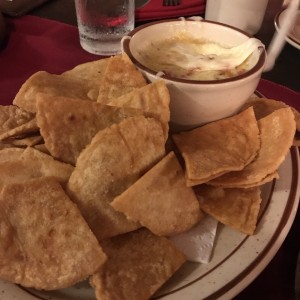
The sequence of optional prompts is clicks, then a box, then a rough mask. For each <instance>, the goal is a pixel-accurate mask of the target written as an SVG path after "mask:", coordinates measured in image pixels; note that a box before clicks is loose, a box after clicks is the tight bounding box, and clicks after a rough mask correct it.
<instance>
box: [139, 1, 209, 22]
mask: <svg viewBox="0 0 300 300" xmlns="http://www.w3.org/2000/svg"><path fill="white" fill-rule="evenodd" d="M205 3H206V0H181V3H180V5H176V6H163V0H151V1H149V2H148V3H147V4H146V5H145V6H143V7H141V8H138V9H136V11H135V18H136V21H146V20H157V19H165V18H176V17H182V16H195V15H199V14H203V13H204V12H205Z"/></svg>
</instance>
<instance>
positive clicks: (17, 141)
mask: <svg viewBox="0 0 300 300" xmlns="http://www.w3.org/2000/svg"><path fill="white" fill-rule="evenodd" d="M42 142H43V138H42V137H41V136H40V135H34V136H29V137H24V138H9V139H6V140H4V141H2V143H3V144H10V145H11V146H12V147H14V146H16V147H23V148H24V147H27V146H28V147H31V146H35V145H38V144H40V143H42Z"/></svg>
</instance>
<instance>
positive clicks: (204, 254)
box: [170, 215, 218, 264]
mask: <svg viewBox="0 0 300 300" xmlns="http://www.w3.org/2000/svg"><path fill="white" fill-rule="evenodd" d="M217 227H218V221H217V220H216V219H214V218H212V217H210V216H208V215H206V216H205V217H204V218H203V219H202V220H201V221H200V222H199V223H198V224H196V225H195V226H194V227H193V228H191V229H190V230H189V231H187V232H183V233H181V234H178V235H175V236H173V237H171V238H170V240H171V241H172V242H173V243H174V244H175V246H176V247H177V248H178V249H179V250H181V251H182V252H183V253H184V255H185V256H186V258H187V259H188V260H189V261H192V262H200V263H204V264H206V263H209V261H210V258H211V255H212V251H213V247H214V242H215V237H216V233H217Z"/></svg>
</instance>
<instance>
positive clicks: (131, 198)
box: [111, 152, 203, 236]
mask: <svg viewBox="0 0 300 300" xmlns="http://www.w3.org/2000/svg"><path fill="white" fill-rule="evenodd" d="M111 205H112V207H113V208H114V209H116V210H118V211H120V212H123V213H124V214H125V215H126V216H127V218H128V219H131V220H134V221H136V222H139V223H140V224H141V225H143V226H145V227H147V228H148V229H150V230H151V231H152V232H153V233H154V234H156V235H159V236H172V235H175V234H179V233H181V232H184V231H187V230H188V229H190V228H191V227H192V226H193V225H195V224H196V223H197V222H198V221H199V220H200V219H201V218H202V216H203V214H202V213H201V211H200V207H199V203H198V200H197V198H196V195H195V194H194V191H193V189H192V188H190V187H187V186H186V184H185V178H184V171H183V170H182V168H181V166H180V164H179V162H178V160H177V158H176V156H175V154H174V152H170V153H169V154H168V155H167V156H166V157H164V158H163V159H162V160H161V161H160V162H159V163H157V164H156V165H155V166H154V167H153V168H152V169H151V170H149V171H148V172H147V173H146V174H145V175H144V176H143V177H141V178H140V179H139V180H138V181H136V182H135V183H134V184H133V185H132V186H130V187H129V188H128V189H127V190H126V191H125V192H123V193H122V194H121V195H120V196H118V197H116V198H115V199H114V201H113V202H112V203H111Z"/></svg>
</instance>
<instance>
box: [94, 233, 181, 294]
mask: <svg viewBox="0 0 300 300" xmlns="http://www.w3.org/2000/svg"><path fill="white" fill-rule="evenodd" d="M103 249H104V251H105V253H107V256H108V260H107V262H106V263H105V264H104V265H103V266H102V267H101V269H100V271H99V272H97V273H96V274H95V275H93V276H92V277H91V285H92V286H93V287H94V289H95V292H96V298H97V299H98V300H100V299H101V300H108V299H122V300H141V299H150V297H151V295H153V294H154V293H155V292H156V291H157V290H158V288H159V287H161V286H162V285H163V284H164V283H165V282H166V281H167V280H168V279H169V278H170V277H171V276H172V275H173V274H174V273H175V272H176V271H177V270H178V269H179V268H180V267H181V266H182V265H183V264H184V262H185V260H186V259H185V257H184V255H183V254H182V253H181V252H179V250H177V249H176V247H175V246H174V245H173V244H172V242H170V241H169V240H167V239H166V238H163V237H158V236H155V235H153V234H152V233H151V232H149V231H147V230H146V229H140V230H138V231H134V232H131V233H127V234H124V235H121V236H117V237H114V238H112V239H110V240H106V241H103Z"/></svg>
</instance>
